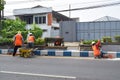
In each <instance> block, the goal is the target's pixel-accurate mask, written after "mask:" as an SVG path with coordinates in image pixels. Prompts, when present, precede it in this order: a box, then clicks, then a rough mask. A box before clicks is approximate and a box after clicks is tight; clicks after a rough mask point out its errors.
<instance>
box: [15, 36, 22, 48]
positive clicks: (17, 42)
mask: <svg viewBox="0 0 120 80" xmlns="http://www.w3.org/2000/svg"><path fill="white" fill-rule="evenodd" d="M22 38H23V37H22V35H21V34H16V35H15V40H14V44H15V45H16V46H22V43H23V42H22Z"/></svg>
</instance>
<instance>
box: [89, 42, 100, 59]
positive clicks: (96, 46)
mask: <svg viewBox="0 0 120 80" xmlns="http://www.w3.org/2000/svg"><path fill="white" fill-rule="evenodd" d="M91 44H92V49H93V54H94V58H101V57H102V54H101V50H100V46H101V42H100V40H98V42H97V43H96V42H95V41H93V42H92V43H91Z"/></svg>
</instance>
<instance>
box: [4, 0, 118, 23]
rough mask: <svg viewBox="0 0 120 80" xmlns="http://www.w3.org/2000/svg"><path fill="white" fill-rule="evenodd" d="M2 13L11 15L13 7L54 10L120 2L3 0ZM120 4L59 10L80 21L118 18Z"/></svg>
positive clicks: (92, 0) (110, 0)
mask: <svg viewBox="0 0 120 80" xmlns="http://www.w3.org/2000/svg"><path fill="white" fill-rule="evenodd" d="M5 1H6V4H5V9H4V15H5V16H10V15H13V10H14V9H21V8H31V7H34V6H37V5H41V6H44V7H52V9H53V10H55V11H60V10H66V9H74V8H85V7H91V6H96V5H103V4H111V3H116V2H117V3H120V0H5ZM119 9H120V4H119V5H114V6H108V7H100V8H94V9H85V10H76V11H70V12H69V11H66V12H59V13H61V14H63V15H66V16H68V17H70V18H79V21H80V22H87V21H94V20H96V19H98V18H101V17H104V16H111V17H115V18H118V19H120V10H119Z"/></svg>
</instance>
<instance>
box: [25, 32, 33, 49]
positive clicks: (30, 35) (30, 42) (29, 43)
mask: <svg viewBox="0 0 120 80" xmlns="http://www.w3.org/2000/svg"><path fill="white" fill-rule="evenodd" d="M34 42H35V37H34V36H33V34H32V33H29V35H28V37H27V44H28V48H34Z"/></svg>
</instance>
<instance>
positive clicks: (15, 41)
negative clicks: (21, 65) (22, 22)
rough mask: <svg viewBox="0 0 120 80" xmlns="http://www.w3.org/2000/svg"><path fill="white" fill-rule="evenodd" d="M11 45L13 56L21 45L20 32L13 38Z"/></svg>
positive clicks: (21, 37)
mask: <svg viewBox="0 0 120 80" xmlns="http://www.w3.org/2000/svg"><path fill="white" fill-rule="evenodd" d="M13 44H14V52H13V56H15V55H16V52H17V50H18V48H20V47H22V45H23V36H22V35H21V32H20V31H18V33H17V34H16V35H15V36H14V38H13Z"/></svg>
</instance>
